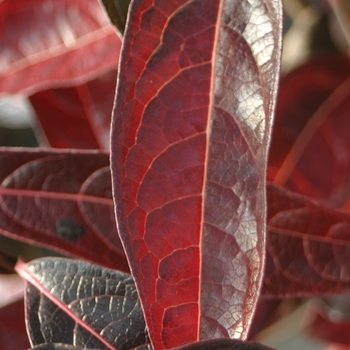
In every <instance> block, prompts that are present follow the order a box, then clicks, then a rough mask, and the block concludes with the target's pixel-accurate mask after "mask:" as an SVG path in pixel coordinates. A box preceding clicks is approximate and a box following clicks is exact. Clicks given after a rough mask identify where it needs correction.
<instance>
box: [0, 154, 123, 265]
mask: <svg viewBox="0 0 350 350" xmlns="http://www.w3.org/2000/svg"><path fill="white" fill-rule="evenodd" d="M0 175H1V178H0V181H1V187H0V196H1V207H0V208H1V210H0V230H1V233H2V234H3V235H5V236H8V237H10V238H14V239H18V240H22V241H26V242H34V243H35V244H39V245H42V246H47V247H49V248H51V249H53V250H58V251H60V252H62V253H65V254H69V255H74V256H77V257H80V258H83V259H87V260H91V261H94V262H97V263H99V264H102V265H105V266H111V267H114V268H118V269H121V270H123V271H128V266H127V263H126V261H125V257H124V252H123V248H122V246H121V243H120V240H119V237H118V233H117V230H116V225H115V219H114V213H113V202H112V198H111V196H112V194H111V180H110V170H109V159H108V154H107V153H101V152H98V151H57V150H56V151H54V150H43V149H36V150H33V151H32V150H30V151H29V150H27V151H26V150H25V149H17V150H12V149H3V150H2V151H1V153H0Z"/></svg>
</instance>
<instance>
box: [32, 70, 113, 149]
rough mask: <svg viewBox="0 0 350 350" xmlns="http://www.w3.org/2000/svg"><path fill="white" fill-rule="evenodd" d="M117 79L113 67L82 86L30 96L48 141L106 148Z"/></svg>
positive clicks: (72, 146) (59, 145)
mask: <svg viewBox="0 0 350 350" xmlns="http://www.w3.org/2000/svg"><path fill="white" fill-rule="evenodd" d="M116 79H117V73H116V71H115V70H113V71H112V72H108V73H106V74H104V75H103V76H100V77H98V78H96V79H94V80H92V81H89V82H87V83H85V84H82V85H78V86H74V87H68V88H60V89H50V90H45V91H40V92H38V93H36V94H34V95H32V96H30V102H31V103H32V105H33V107H34V109H35V112H36V115H37V117H38V119H39V122H40V124H41V128H42V130H43V131H44V133H45V137H46V140H47V142H48V144H49V145H50V146H51V147H55V148H86V149H105V150H108V149H109V130H110V122H111V114H112V108H113V102H114V91H115V84H116ZM39 138H40V134H39Z"/></svg>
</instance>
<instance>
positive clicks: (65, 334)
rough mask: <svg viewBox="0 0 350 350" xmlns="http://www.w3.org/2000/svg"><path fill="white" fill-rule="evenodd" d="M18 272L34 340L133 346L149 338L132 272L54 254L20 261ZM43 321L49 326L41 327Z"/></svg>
mask: <svg viewBox="0 0 350 350" xmlns="http://www.w3.org/2000/svg"><path fill="white" fill-rule="evenodd" d="M17 272H18V273H19V274H20V275H21V276H22V277H23V278H24V279H25V280H26V281H28V283H29V284H28V287H27V295H26V298H27V301H28V302H27V311H26V315H27V317H28V322H27V324H28V325H29V327H30V328H29V334H30V337H31V341H32V343H33V344H35V345H37V344H44V343H60V342H61V343H65V344H71V345H77V346H79V345H80V346H85V347H91V348H95V347H96V348H105V349H115V348H118V347H122V348H126V349H131V348H134V347H135V346H138V345H141V344H145V343H147V333H146V330H145V323H144V320H143V317H142V310H141V307H140V304H139V301H138V297H137V292H136V290H135V286H134V283H133V280H132V277H131V276H130V275H128V274H124V273H122V272H118V271H114V270H110V269H105V268H102V267H100V266H97V265H92V264H88V263H85V262H81V261H74V260H69V259H58V258H44V259H38V260H34V261H32V262H30V263H28V264H26V265H25V264H23V263H21V262H19V264H18V265H17ZM47 321H49V322H52V321H53V322H52V323H51V326H53V327H54V328H53V329H52V328H51V327H45V323H46V322H47Z"/></svg>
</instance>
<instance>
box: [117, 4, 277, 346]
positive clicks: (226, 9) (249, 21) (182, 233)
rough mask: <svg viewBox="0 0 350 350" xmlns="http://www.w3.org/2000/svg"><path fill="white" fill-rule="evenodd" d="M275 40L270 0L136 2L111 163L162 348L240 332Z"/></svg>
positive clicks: (258, 246) (261, 201) (126, 234)
mask: <svg viewBox="0 0 350 350" xmlns="http://www.w3.org/2000/svg"><path fill="white" fill-rule="evenodd" d="M280 45H281V4H280V2H279V1H260V0H255V1H245V0H244V1H241V0H240V1H236V0H221V1H213V0H204V1H185V0H176V1H172V2H155V3H153V2H147V1H146V2H138V1H135V2H133V4H132V5H131V8H130V11H129V26H128V29H127V30H126V32H125V36H124V44H123V50H124V51H123V53H122V60H121V66H120V71H119V85H118V88H117V94H118V95H117V96H118V99H117V101H116V107H115V111H114V122H113V125H112V127H113V129H112V173H113V181H114V190H115V192H114V194H115V203H116V208H117V209H116V210H117V220H118V225H119V226H118V229H119V232H120V235H121V237H122V240H123V243H124V246H125V249H126V253H127V256H128V260H129V263H130V266H131V269H132V273H133V276H134V277H135V281H136V284H137V288H138V291H139V293H140V297H141V300H142V304H143V309H144V312H145V317H146V321H147V325H148V328H149V330H150V335H151V339H152V344H153V346H154V348H155V349H157V350H158V349H164V348H172V347H176V346H178V345H181V344H184V343H186V342H191V341H196V340H198V339H202V338H212V337H234V338H239V339H244V338H245V337H246V335H247V332H248V329H249V324H250V321H251V318H252V314H253V311H254V308H255V304H256V301H257V298H258V294H259V289H260V283H261V279H262V275H263V264H264V254H265V237H264V236H265V221H264V218H265V208H264V207H265V195H264V192H265V167H266V164H265V163H266V152H267V148H268V140H269V133H270V127H271V121H272V120H271V115H272V113H273V110H274V98H275V94H276V85H277V79H278V73H279V57H280ZM184 319H185V320H186V322H185V323H184V322H183V320H184Z"/></svg>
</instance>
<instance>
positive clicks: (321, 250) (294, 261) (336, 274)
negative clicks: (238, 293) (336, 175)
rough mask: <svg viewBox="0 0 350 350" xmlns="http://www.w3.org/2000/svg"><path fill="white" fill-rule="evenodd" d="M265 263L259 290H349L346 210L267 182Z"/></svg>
mask: <svg viewBox="0 0 350 350" xmlns="http://www.w3.org/2000/svg"><path fill="white" fill-rule="evenodd" d="M267 188H268V190H267V194H268V197H267V201H268V215H267V218H268V219H267V225H268V231H269V234H268V239H267V266H266V273H265V278H264V288H263V291H262V292H263V294H264V295H270V296H280V297H285V296H287V297H288V296H312V295H325V294H339V293H346V292H349V282H350V262H349V254H350V234H349V232H350V214H349V213H347V212H345V211H340V210H335V209H332V208H329V207H325V206H323V205H321V204H319V203H318V202H316V201H312V200H310V199H308V198H307V197H304V196H300V195H298V194H294V193H292V192H290V191H287V190H285V189H282V188H278V187H276V186H273V185H268V187H267Z"/></svg>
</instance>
